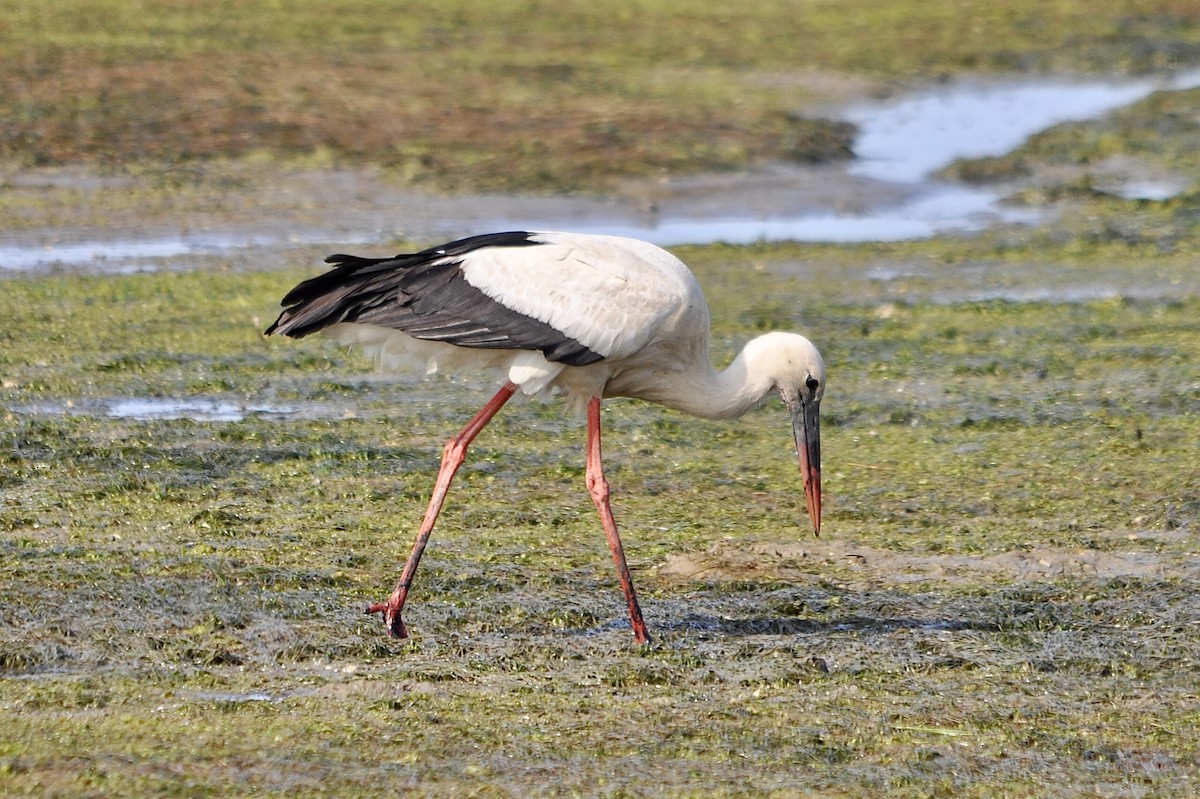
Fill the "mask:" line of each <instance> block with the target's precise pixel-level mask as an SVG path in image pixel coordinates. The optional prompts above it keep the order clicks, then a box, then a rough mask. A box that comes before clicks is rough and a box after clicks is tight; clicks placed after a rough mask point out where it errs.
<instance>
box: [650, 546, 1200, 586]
mask: <svg viewBox="0 0 1200 799" xmlns="http://www.w3.org/2000/svg"><path fill="white" fill-rule="evenodd" d="M825 565H828V566H837V567H840V568H850V569H852V570H853V571H855V572H858V573H861V574H863V576H868V577H880V578H884V579H887V580H889V581H891V582H926V581H949V582H970V583H973V582H978V581H979V580H980V579H981V578H984V577H987V576H989V575H994V576H996V577H1000V578H1003V579H1008V580H1018V581H1029V580H1053V579H1057V578H1061V577H1097V578H1115V577H1168V576H1178V575H1181V574H1190V575H1197V574H1200V559H1198V558H1195V557H1191V558H1187V559H1185V560H1183V561H1182V562H1178V561H1171V560H1167V559H1165V558H1163V557H1161V556H1159V555H1157V554H1155V553H1152V552H1104V551H1100V550H1096V549H1069V548H1057V547H1040V548H1037V549H1030V550H1018V551H1012V552H1004V553H1001V554H999V555H989V556H982V557H981V556H972V555H929V554H911V553H906V552H896V551H893V550H889V549H880V548H877V547H871V546H864V545H861V544H854V543H849V542H844V541H813V542H807V543H792V544H750V545H746V546H739V545H736V544H731V543H721V544H718V545H716V546H714V547H712V548H711V549H709V550H708V551H707V552H702V553H683V554H679V555H672V556H671V557H669V558H667V560H666V562H664V563H663V564H662V565H661V566H659V568H658V574H659V576H661V577H666V578H674V579H680V580H695V581H699V582H724V581H733V580H772V579H777V580H789V579H802V578H803V576H804V575H808V574H811V573H812V571H813V570H814V569H820V568H821V567H822V566H825Z"/></svg>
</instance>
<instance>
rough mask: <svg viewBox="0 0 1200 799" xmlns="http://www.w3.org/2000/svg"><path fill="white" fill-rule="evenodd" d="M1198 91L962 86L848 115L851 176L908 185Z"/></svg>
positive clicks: (1178, 81) (1141, 84)
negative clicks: (964, 161)
mask: <svg viewBox="0 0 1200 799" xmlns="http://www.w3.org/2000/svg"><path fill="white" fill-rule="evenodd" d="M1196 86H1200V70H1195V71H1192V72H1185V73H1180V74H1179V75H1177V76H1175V77H1174V78H1172V79H1170V80H1139V81H1131V82H1122V83H1112V82H1082V81H1064V82H1039V83H1033V84H1015V83H1014V84H995V85H989V84H975V83H962V84H958V85H953V86H949V87H943V88H939V89H934V90H930V91H927V92H922V93H919V94H916V95H913V96H910V97H902V98H897V99H896V100H893V101H890V102H887V103H883V104H870V105H861V106H857V107H853V108H851V109H849V111H848V112H847V113H845V114H844V117H845V118H846V119H847V120H849V121H850V122H854V123H855V124H857V125H858V126H859V131H860V132H859V136H858V139H857V140H856V141H855V145H854V154H855V156H856V160H855V162H854V163H853V164H852V165H851V166H850V168H849V171H850V173H851V174H854V175H861V176H864V177H871V178H875V179H878V180H884V181H890V182H894V183H915V182H918V181H921V180H923V179H925V178H927V177H929V176H930V175H932V174H933V173H934V172H937V171H938V170H939V169H942V168H943V167H945V166H948V165H949V164H951V163H952V162H954V161H956V160H958V159H960V158H981V157H984V156H998V155H1004V154H1005V153H1007V152H1010V151H1012V150H1014V149H1016V148H1017V147H1019V146H1020V145H1021V144H1022V142H1024V141H1025V140H1026V139H1027V138H1029V137H1030V136H1032V135H1033V134H1035V133H1038V132H1039V131H1042V130H1045V129H1047V128H1050V127H1053V126H1054V125H1058V124H1060V123H1063V122H1077V121H1082V120H1087V119H1094V118H1096V117H1098V116H1101V115H1103V114H1106V113H1109V112H1110V111H1115V110H1116V109H1118V108H1121V107H1122V106H1126V105H1129V104H1131V103H1134V102H1137V101H1138V100H1141V99H1143V98H1144V97H1147V96H1149V95H1150V94H1151V93H1152V92H1154V91H1157V90H1160V89H1171V90H1181V89H1190V88H1195V87H1196Z"/></svg>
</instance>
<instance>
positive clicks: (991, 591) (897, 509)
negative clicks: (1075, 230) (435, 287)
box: [0, 239, 1200, 797]
mask: <svg viewBox="0 0 1200 799" xmlns="http://www.w3.org/2000/svg"><path fill="white" fill-rule="evenodd" d="M916 246H917V245H889V246H887V247H864V248H843V249H840V250H838V255H837V258H838V259H840V261H841V267H840V269H842V270H843V272H842V274H846V272H845V271H844V270H856V269H857V270H861V269H864V268H867V267H868V266H869V265H870V264H873V263H879V262H881V261H894V260H896V259H899V258H913V257H916V253H915V251H914V250H915V248H916ZM939 246H940V247H942V248H944V251H943V252H942V254H941V256H940V258H941V260H942V261H943V262H944V263H946V264H947V267H946V268H947V270H948V272H950V271H952V270H953V268H954V267H953V264H954V262H955V260H956V259H960V260H969V259H971V258H977V257H979V252H980V250H981V249H983V250H985V251H986V249H987V248H989V247H994V243H992V244H989V243H988V242H987V241H986V239H984V240H975V241H972V242H958V243H954V242H942V243H941V244H939V245H927V246H926V248H925V252H926V256H928V254H929V251H931V250H936V248H937V247H939ZM805 252H806V253H807V255H808V257H810V258H816V259H818V260H819V259H822V258H824V257H826V256H824V255H822V254H821V253H822V251H821V248H811V249H806V250H805ZM1041 254H1042V255H1043V256H1044V257H1046V258H1048V259H1049V260H1051V261H1053V260H1055V259H1063V260H1064V261H1065V260H1069V257H1070V256H1069V253H1067V252H1064V251H1063V250H1061V249H1060V250H1058V251H1049V250H1041ZM796 255H797V251H796V249H795V248H793V247H790V246H779V247H766V246H764V247H757V248H724V247H713V248H694V249H691V250H689V251H687V252H686V256H687V257H688V259H689V260H690V261H691V262H692V263H694V265H695V268H696V271H697V273H698V274H699V275H700V277H701V279H702V281H703V282H704V283H705V285H706V289H707V291H708V293H709V296H710V297H711V298H712V303H713V313H714V328H715V336H716V342H717V344H716V346H717V349H718V351H719V353H720V356H721V357H726V356H728V355H729V354H730V353H731V352H732V351H733V350H734V349H735V348H736V347H737V346H738V345H739V344H740V342H741V341H743V340H744V339H745V338H747V337H748V336H750V335H753V334H754V333H755V332H756V331H757V329H759V328H763V327H771V326H783V327H797V328H801V329H807V330H809V331H810V332H811V333H812V334H813V335H814V336H815V337H816V338H818V340H819V341H820V343H821V345H822V347H823V349H824V351H825V354H826V357H827V359H828V361H829V363H830V366H831V375H832V376H833V378H832V379H833V383H832V384H831V386H830V391H829V394H828V397H827V401H826V403H825V404H826V409H825V410H826V425H825V433H826V471H825V482H826V487H827V491H828V492H829V502H828V509H827V514H828V515H827V531H828V532H827V533H826V536H827V537H828V540H827V541H813V540H812V539H811V537H810V535H809V534H808V533H807V532H806V529H805V528H806V522H805V519H804V505H803V500H802V498H801V494H800V492H799V487H798V485H797V483H798V477H797V474H796V467H795V464H794V462H793V455H792V453H791V452H790V445H789V442H788V430H787V424H786V420H785V418H784V414H783V411H782V409H781V408H779V407H777V403H769V404H768V406H767V407H765V408H763V409H762V410H760V411H758V412H755V413H753V414H751V416H750V417H748V418H747V419H744V420H742V421H739V422H736V423H729V424H719V425H710V424H705V423H701V422H696V421H693V420H689V419H686V418H684V417H681V416H679V415H677V414H673V413H670V412H666V411H662V410H659V409H656V408H653V407H650V406H646V405H642V404H639V403H633V402H613V403H610V404H609V405H608V406H607V410H606V424H607V429H608V438H607V454H608V463H609V470H610V479H611V480H612V482H613V484H614V488H615V491H616V502H617V513H618V517H619V519H620V521H621V522H622V523H623V525H624V528H625V531H626V538H627V546H628V549H629V552H630V555H631V557H632V563H633V567H634V571H635V577H636V579H637V580H638V582H639V585H640V587H641V589H642V592H643V594H644V595H645V599H644V606H645V609H646V613H647V618H648V621H649V623H650V624H651V627H652V630H653V631H654V632H655V634H656V635H657V642H656V643H655V644H654V645H653V646H652V647H650V648H647V649H639V648H637V647H634V646H633V645H632V644H631V642H630V641H629V634H628V631H627V629H626V624H627V622H626V621H625V619H624V611H623V609H622V607H621V600H620V596H619V592H618V591H617V589H616V586H615V580H614V579H613V574H612V573H611V571H612V569H611V563H610V561H609V557H608V554H607V552H606V551H605V547H604V543H603V539H602V536H601V535H600V532H599V528H598V525H597V523H596V521H595V519H594V512H593V510H592V508H591V506H590V503H589V502H588V500H587V498H586V494H585V492H584V491H583V487H582V459H581V456H580V449H581V446H580V445H581V442H580V433H581V431H580V429H579V427H578V425H577V424H575V423H572V422H571V421H570V420H569V419H566V420H564V419H563V417H562V414H561V412H560V410H559V409H558V408H557V407H555V406H554V405H543V404H541V403H536V402H535V403H528V404H524V405H519V406H516V407H514V408H512V409H506V411H505V413H504V414H502V415H501V416H500V417H499V418H498V419H497V420H496V422H495V423H494V425H493V427H492V428H490V429H489V431H488V432H487V433H485V434H484V435H483V436H482V437H481V439H480V440H479V441H478V442H477V445H476V447H475V448H474V450H473V452H472V457H471V459H470V460H469V462H468V464H467V466H466V467H464V469H463V472H462V473H461V475H460V479H459V481H458V483H457V484H456V492H455V493H454V494H453V495H452V497H451V502H450V505H449V507H448V510H447V513H446V514H445V516H444V519H443V522H442V524H441V526H440V528H439V530H438V531H437V532H436V533H435V536H434V543H433V546H432V547H431V549H430V552H429V553H428V555H427V556H426V559H425V562H424V563H423V567H422V571H421V573H420V574H419V575H418V583H417V588H416V591H415V593H414V596H413V601H412V602H411V603H410V609H409V613H408V621H409V624H410V625H411V627H412V629H413V632H414V635H415V637H414V639H413V640H412V641H411V642H406V643H400V642H393V641H389V640H387V639H386V638H384V637H383V636H382V635H381V630H380V627H379V624H378V621H377V620H376V619H373V618H366V617H363V616H362V615H360V613H361V608H362V607H363V606H364V605H365V604H366V603H367V602H369V601H374V600H376V599H379V598H382V596H383V595H384V594H386V592H387V590H388V589H389V587H390V581H391V580H393V579H394V578H395V576H396V572H397V570H398V568H399V562H400V560H402V558H403V557H404V555H405V554H406V550H407V547H408V544H409V537H410V534H411V529H412V526H413V525H414V524H415V522H416V521H417V519H418V518H419V515H420V513H421V511H422V509H423V505H424V502H425V499H426V492H427V491H428V488H429V485H428V484H429V479H430V477H431V472H432V470H433V468H434V465H435V463H436V459H437V453H438V450H439V448H440V444H441V441H442V439H443V438H444V436H445V435H446V434H447V433H448V432H449V431H450V430H452V429H454V428H455V427H456V426H457V425H458V424H459V423H460V422H461V420H462V419H463V418H465V416H466V415H468V414H469V413H470V412H471V409H472V407H473V406H474V405H476V404H477V403H479V402H481V401H482V399H483V398H484V397H485V396H486V395H487V394H488V392H489V391H490V388H491V386H490V384H488V383H487V382H486V381H484V382H480V381H474V380H472V381H469V382H463V383H454V384H451V383H449V382H447V381H442V380H435V381H433V382H432V383H419V384H414V383H412V382H411V381H407V380H401V381H399V382H398V383H392V382H380V381H377V380H374V379H371V378H370V377H369V365H368V364H365V363H363V362H362V361H361V360H360V359H358V358H357V357H356V356H353V355H351V354H347V353H344V352H342V351H340V350H338V349H337V348H336V347H333V346H332V345H328V344H322V343H321V342H319V341H313V342H308V341H305V342H302V343H296V342H287V341H283V342H279V341H274V340H270V341H266V340H262V339H261V338H260V337H259V336H258V332H257V331H258V330H259V329H260V328H261V326H262V325H263V322H264V320H266V319H268V318H269V317H270V316H271V314H272V313H273V310H272V309H273V307H274V305H275V303H276V302H277V300H278V297H279V296H280V294H281V293H282V291H283V290H284V289H286V288H287V287H288V286H290V285H291V284H292V282H293V281H294V280H295V279H296V278H297V277H298V276H299V275H298V274H292V273H288V274H281V273H275V274H229V273H185V274H158V275H140V276H131V277H124V278H111V279H97V278H82V277H80V278H53V279H42V280H33V281H9V282H7V283H6V284H5V287H6V291H5V292H4V295H3V297H2V298H0V313H2V314H3V315H4V316H5V318H7V319H10V320H11V322H10V324H9V325H7V326H6V330H8V331H9V333H8V334H7V337H6V340H5V341H4V346H3V347H2V348H0V358H2V359H3V361H2V363H0V369H2V370H3V374H4V375H5V379H4V383H3V386H2V388H0V391H2V395H3V398H4V405H5V407H6V408H8V410H7V411H6V412H5V413H4V415H3V417H2V418H0V441H3V448H2V449H0V458H2V459H3V467H4V468H3V478H0V479H2V480H3V485H2V487H3V490H4V500H3V504H2V506H0V567H2V568H3V569H4V572H5V574H6V575H8V580H7V582H6V588H5V597H4V599H5V601H4V611H3V619H2V624H0V669H2V670H3V675H4V679H3V680H0V704H2V705H3V707H4V708H5V713H6V716H7V718H8V729H7V735H6V739H5V743H4V744H3V747H2V748H0V769H3V772H4V779H5V780H6V782H7V784H8V785H9V786H10V790H11V791H13V792H16V793H21V792H34V793H40V794H42V795H64V796H65V795H93V794H95V795H99V794H101V793H105V794H121V795H164V794H166V795H170V794H180V795H184V794H186V795H189V796H195V795H222V796H230V795H235V796H236V795H252V794H255V795H258V794H262V793H264V792H282V791H287V792H289V793H292V794H296V795H299V796H309V795H312V796H316V795H328V793H330V792H334V793H337V794H338V795H343V796H377V795H384V794H390V793H393V792H394V791H395V790H396V789H398V788H399V789H410V790H418V791H420V792H421V793H423V794H426V795H461V794H462V793H464V792H471V793H478V794H481V795H508V794H509V793H516V794H521V795H531V794H548V795H570V794H591V793H595V792H597V791H600V790H603V791H606V792H611V793H613V794H616V795H646V794H680V793H682V794H687V793H690V792H694V791H695V790H698V786H703V792H704V793H705V794H706V795H731V796H732V795H747V794H751V793H753V794H755V795H767V796H770V795H780V796H784V795H789V796H790V795H808V794H811V795H826V796H829V795H832V796H884V795H887V796H929V795H947V796H950V795H953V796H979V797H984V796H997V795H1012V796H1023V795H1033V794H1044V793H1046V792H1047V791H1050V792H1057V791H1058V788H1060V787H1061V786H1062V785H1067V784H1070V785H1084V784H1086V785H1093V786H1102V787H1101V788H1097V789H1096V790H1097V791H1098V794H1097V795H1104V794H1105V793H1117V794H1121V793H1130V792H1137V793H1141V794H1144V795H1170V794H1175V795H1178V794H1179V793H1180V792H1181V791H1183V792H1186V790H1187V787H1188V785H1189V784H1190V781H1191V780H1193V779H1194V778H1195V775H1196V774H1197V772H1198V765H1200V764H1197V762H1196V758H1195V752H1196V751H1197V750H1198V748H1200V740H1197V737H1196V730H1197V729H1200V725H1198V722H1200V718H1198V717H1197V715H1196V712H1195V711H1194V710H1193V709H1192V708H1194V706H1195V702H1194V701H1193V700H1194V692H1195V686H1194V680H1193V679H1192V677H1191V674H1193V673H1194V672H1195V669H1196V668H1197V667H1198V666H1200V635H1197V630H1196V624H1195V619H1196V618H1197V617H1198V615H1200V607H1197V605H1196V599H1195V592H1194V591H1193V590H1192V587H1193V585H1194V581H1195V580H1196V579H1197V568H1198V566H1197V562H1196V560H1195V551H1194V546H1193V545H1192V541H1191V538H1192V537H1191V533H1190V531H1191V530H1193V529H1194V528H1195V526H1196V524H1197V519H1198V517H1200V506H1197V504H1196V501H1195V497H1194V488H1195V475H1196V474H1198V473H1200V460H1198V457H1197V454H1196V448H1195V446H1194V442H1195V440H1196V439H1197V436H1200V428H1198V427H1197V419H1196V416H1195V414H1194V412H1193V410H1194V408H1195V405H1196V402H1197V401H1198V400H1200V396H1198V395H1197V379H1198V377H1200V375H1197V372H1196V366H1195V359H1194V357H1193V353H1194V352H1195V351H1196V350H1197V347H1200V326H1198V325H1197V324H1196V322H1195V320H1196V319H1197V318H1200V306H1198V304H1197V301H1196V300H1195V298H1194V297H1191V298H1186V299H1180V300H1177V301H1121V300H1105V301H1097V302H1090V303H1082V304H1080V303H1014V302H982V303H981V302H950V303H917V304H910V303H900V304H898V305H893V306H891V307H890V308H884V307H883V306H879V305H876V304H868V305H862V304H855V303H853V302H843V303H838V304H828V303H823V302H820V301H819V299H820V298H821V297H823V296H836V294H837V290H838V279H837V278H832V279H829V281H828V283H824V282H821V281H820V280H818V281H816V282H815V283H814V282H813V281H812V280H809V281H806V282H805V283H800V282H797V281H795V280H794V279H791V278H788V277H785V276H783V275H784V274H785V273H786V270H781V269H780V268H779V267H780V265H783V264H786V263H788V262H789V261H790V260H791V259H793V258H795V257H796ZM1025 256H1026V257H1027V258H1028V257H1031V254H1030V253H1028V252H1027V253H1026V254H1025ZM1126 256H1127V257H1126V258H1125V259H1124V260H1123V261H1121V263H1122V264H1124V267H1123V268H1126V269H1130V270H1137V269H1145V268H1148V266H1150V264H1151V262H1148V261H1144V260H1143V261H1137V260H1136V259H1134V258H1133V257H1131V256H1129V253H1128V252H1127V253H1126ZM830 257H832V256H830ZM755 265H759V266H764V267H767V268H758V269H756V268H754V266H755ZM734 284H736V286H737V291H736V292H735V291H732V290H726V289H727V287H729V286H732V285H734ZM756 307H758V308H765V309H767V310H765V311H756V312H751V311H749V310H748V309H752V308H756ZM16 331H21V334H20V335H17V334H16ZM129 397H142V398H164V399H175V400H182V399H193V400H196V399H206V400H222V401H226V402H229V403H232V404H234V405H235V406H237V407H239V408H246V409H247V410H246V411H245V415H244V417H243V418H241V419H237V420H230V421H192V420H188V419H175V420H170V419H147V420H140V421H139V420H137V419H132V418H128V417H123V416H113V415H111V408H112V402H113V401H115V400H118V399H125V398H129ZM251 406H258V407H268V410H265V411H254V410H250V409H249V408H250V407H251ZM271 409H273V410H271ZM797 547H800V549H797ZM839 548H841V549H839ZM803 553H807V554H803ZM1023 553H1030V554H1031V557H1028V558H1026V557H1024V555H1023ZM680 555H685V556H687V557H689V558H691V559H692V561H694V562H695V563H696V564H699V565H700V567H701V568H698V569H694V570H692V571H687V570H680V569H678V568H671V567H672V566H673V565H674V566H678V564H679V561H678V560H677V558H678V557H679V556H680ZM1047 559H1049V560H1047ZM1039 560H1040V563H1039ZM1022 564H1024V565H1022ZM1047 564H1049V565H1047ZM1053 564H1057V566H1053ZM1114 564H1115V565H1114ZM1122 564H1124V565H1122ZM1059 567H1061V568H1059ZM1056 568H1057V570H1056ZM1078 795H1087V794H1083V793H1080V794H1078Z"/></svg>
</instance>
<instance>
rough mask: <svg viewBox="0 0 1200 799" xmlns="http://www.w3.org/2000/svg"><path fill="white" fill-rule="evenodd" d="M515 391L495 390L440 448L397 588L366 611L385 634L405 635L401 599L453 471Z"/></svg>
mask: <svg viewBox="0 0 1200 799" xmlns="http://www.w3.org/2000/svg"><path fill="white" fill-rule="evenodd" d="M516 391H517V385H516V383H513V382H511V381H510V382H507V383H505V384H504V385H503V386H501V388H500V390H499V391H497V392H496V396H494V397H492V398H491V399H490V400H488V402H487V404H486V405H484V406H483V407H482V408H480V409H479V413H477V414H475V417H474V418H473V419H471V421H469V422H467V426H466V427H464V428H463V429H462V430H460V431H459V433H458V435H456V436H455V437H454V438H452V439H450V440H449V441H447V442H446V447H445V449H443V450H442V467H441V468H440V469H439V470H438V475H437V482H436V483H435V484H434V487H433V496H432V497H430V498H429V508H428V509H427V510H426V511H425V519H424V521H422V522H421V529H420V530H419V531H418V532H417V540H416V541H415V542H414V543H413V548H412V553H411V554H409V556H408V562H407V563H405V564H404V572H403V573H402V574H401V575H400V580H399V581H398V582H397V583H396V589H395V590H394V591H392V595H391V596H390V597H388V599H387V601H386V602H377V603H376V604H374V605H371V606H370V607H369V608H367V613H382V614H383V621H384V623H385V624H386V625H387V628H388V633H390V634H391V636H392V637H393V638H407V637H408V629H407V628H406V627H405V626H404V621H403V620H402V619H401V618H400V611H401V610H403V608H404V600H405V599H407V598H408V589H409V587H410V586H412V581H413V576H414V575H415V574H416V573H417V564H418V563H420V562H421V555H422V554H423V553H424V552H425V545H426V544H428V543H429V534H430V533H432V532H433V525H434V523H435V522H437V518H438V514H439V513H441V511H442V504H443V503H444V502H445V501H446V494H447V493H449V491H450V481H451V480H453V479H454V473H455V472H457V471H458V467H459V466H462V464H463V461H464V460H466V457H467V447H469V446H470V445H471V442H472V441H474V440H475V436H477V435H479V432H480V431H481V430H483V428H484V427H486V426H487V423H488V422H490V421H491V420H492V417H493V416H495V415H496V413H497V411H499V410H500V409H501V408H503V407H504V403H506V402H508V401H509V400H510V399H512V395H513V394H515V393H516Z"/></svg>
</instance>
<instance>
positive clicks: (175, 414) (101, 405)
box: [9, 397, 300, 422]
mask: <svg viewBox="0 0 1200 799" xmlns="http://www.w3.org/2000/svg"><path fill="white" fill-rule="evenodd" d="M9 410H11V411H13V412H14V413H23V414H30V415H46V416H62V415H69V416H108V417H110V418H113V419H131V420H134V421H142V422H144V421H153V420H160V419H161V420H171V419H189V420H191V421H194V422H240V421H242V420H243V419H245V418H246V417H247V416H294V415H297V414H299V413H300V411H299V409H297V408H296V407H293V406H291V405H268V404H257V403H244V402H236V401H233V400H225V399H215V398H207V397H188V398H180V397H162V398H159V397H125V398H122V399H110V400H95V401H91V400H85V401H81V402H66V403H39V404H35V405H26V406H20V407H12V408H9Z"/></svg>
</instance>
